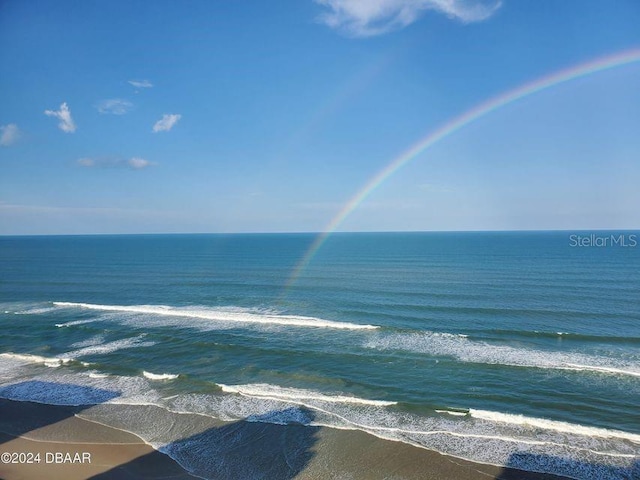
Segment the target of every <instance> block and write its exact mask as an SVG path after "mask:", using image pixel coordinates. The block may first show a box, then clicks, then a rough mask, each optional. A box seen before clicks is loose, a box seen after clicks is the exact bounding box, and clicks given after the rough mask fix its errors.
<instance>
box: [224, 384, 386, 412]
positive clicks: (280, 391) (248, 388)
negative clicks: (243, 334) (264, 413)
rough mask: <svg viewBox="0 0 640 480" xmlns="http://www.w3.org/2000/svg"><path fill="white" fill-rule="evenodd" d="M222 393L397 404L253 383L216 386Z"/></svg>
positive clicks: (368, 403) (279, 398)
mask: <svg viewBox="0 0 640 480" xmlns="http://www.w3.org/2000/svg"><path fill="white" fill-rule="evenodd" d="M218 385H219V386H220V388H221V389H222V391H223V392H226V393H238V394H240V395H245V396H250V397H262V398H270V399H273V400H284V401H292V402H294V403H295V402H299V401H302V400H315V401H319V402H328V403H353V404H360V405H374V406H378V407H386V406H389V405H396V404H397V402H389V401H384V400H367V399H364V398H358V397H350V396H345V395H325V394H323V393H320V392H316V391H313V390H304V389H300V388H286V387H279V386H276V385H269V384H266V383H255V384H247V385H223V384H221V383H219V384H218Z"/></svg>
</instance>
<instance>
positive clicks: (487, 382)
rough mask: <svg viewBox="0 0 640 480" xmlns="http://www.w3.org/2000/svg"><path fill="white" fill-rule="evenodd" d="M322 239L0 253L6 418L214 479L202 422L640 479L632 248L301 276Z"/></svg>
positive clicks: (424, 254) (576, 244)
mask: <svg viewBox="0 0 640 480" xmlns="http://www.w3.org/2000/svg"><path fill="white" fill-rule="evenodd" d="M314 239H315V236H314V235H312V234H219V235H104V236H34V237H0V328H1V331H2V335H1V336H0V397H2V398H7V399H12V400H29V401H35V402H42V403H49V404H60V405H91V404H96V405H97V406H96V407H94V408H91V409H88V410H86V412H85V413H83V414H84V415H86V417H87V418H89V419H92V420H94V421H99V422H101V423H104V424H107V425H111V426H114V427H116V428H122V429H126V430H127V431H131V432H132V433H135V434H137V435H139V436H140V437H141V438H143V439H144V440H145V441H147V442H148V443H150V444H152V445H153V446H154V447H156V448H158V449H159V450H160V451H163V452H164V453H167V454H168V455H170V456H172V457H173V458H174V459H176V461H178V462H179V463H180V464H181V465H182V466H183V467H184V468H186V469H187V470H189V471H190V472H192V473H194V474H196V475H198V476H202V477H203V478H210V477H208V473H207V472H209V471H210V468H211V462H216V461H219V459H213V458H212V456H211V455H207V454H201V455H198V454H197V452H200V451H201V452H205V451H206V445H200V444H199V443H198V442H200V443H204V442H205V441H206V436H203V435H201V432H200V430H199V429H198V426H197V422H195V421H193V419H194V418H198V416H205V417H211V418H215V419H220V420H224V421H238V420H241V419H246V420H247V421H249V422H256V423H264V424H278V425H284V424H295V425H303V426H308V427H324V428H335V429H343V430H361V431H363V432H366V433H368V434H371V435H375V436H377V437H381V438H385V439H390V440H395V441H397V442H403V443H406V444H410V445H414V446H417V447H420V448H426V449H430V450H435V451H438V452H441V453H444V454H448V455H452V456H455V457H460V458H464V459H468V460H472V461H476V462H484V463H490V464H494V465H502V466H510V467H514V468H521V469H525V470H530V471H537V472H548V473H556V474H560V475H565V476H568V477H572V478H577V479H594V478H598V479H603V480H606V479H632V478H640V246H636V245H637V243H638V242H640V232H629V231H627V232H603V231H597V232H469V233H337V234H333V235H332V236H330V237H329V238H328V239H327V240H326V241H325V242H324V244H323V245H322V247H321V248H320V249H319V250H318V251H317V253H316V254H315V255H314V256H313V258H311V260H310V261H309V262H308V264H306V265H304V266H303V268H300V269H297V268H296V267H297V266H298V262H299V261H300V259H301V258H303V257H304V255H305V253H306V252H307V251H308V249H309V248H310V247H311V246H312V244H313V241H314ZM140 412H144V415H142V414H141V413H140ZM178 413H179V414H180V415H177V414H178ZM194 415H195V416H194ZM194 452H195V453H194Z"/></svg>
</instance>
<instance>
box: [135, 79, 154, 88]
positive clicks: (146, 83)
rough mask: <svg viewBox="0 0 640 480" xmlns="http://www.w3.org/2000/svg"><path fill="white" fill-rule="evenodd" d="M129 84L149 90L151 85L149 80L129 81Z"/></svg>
mask: <svg viewBox="0 0 640 480" xmlns="http://www.w3.org/2000/svg"><path fill="white" fill-rule="evenodd" d="M129 83H130V84H131V85H133V86H134V87H136V88H151V87H153V83H151V82H150V81H149V80H129Z"/></svg>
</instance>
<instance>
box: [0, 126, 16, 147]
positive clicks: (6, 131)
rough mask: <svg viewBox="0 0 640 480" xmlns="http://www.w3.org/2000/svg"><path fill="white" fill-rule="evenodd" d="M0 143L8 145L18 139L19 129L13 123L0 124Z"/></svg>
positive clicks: (4, 145)
mask: <svg viewBox="0 0 640 480" xmlns="http://www.w3.org/2000/svg"><path fill="white" fill-rule="evenodd" d="M0 132H2V133H0V145H2V146H3V147H8V146H9V145H13V144H14V143H16V142H17V141H18V140H19V139H20V129H19V128H18V126H17V125H16V124H15V123H10V124H9V125H2V126H0Z"/></svg>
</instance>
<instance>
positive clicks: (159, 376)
mask: <svg viewBox="0 0 640 480" xmlns="http://www.w3.org/2000/svg"><path fill="white" fill-rule="evenodd" d="M142 375H143V376H144V377H145V378H148V379H149V380H173V379H176V378H178V375H173V374H171V373H161V374H156V373H151V372H147V371H146V370H145V371H143V372H142Z"/></svg>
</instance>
